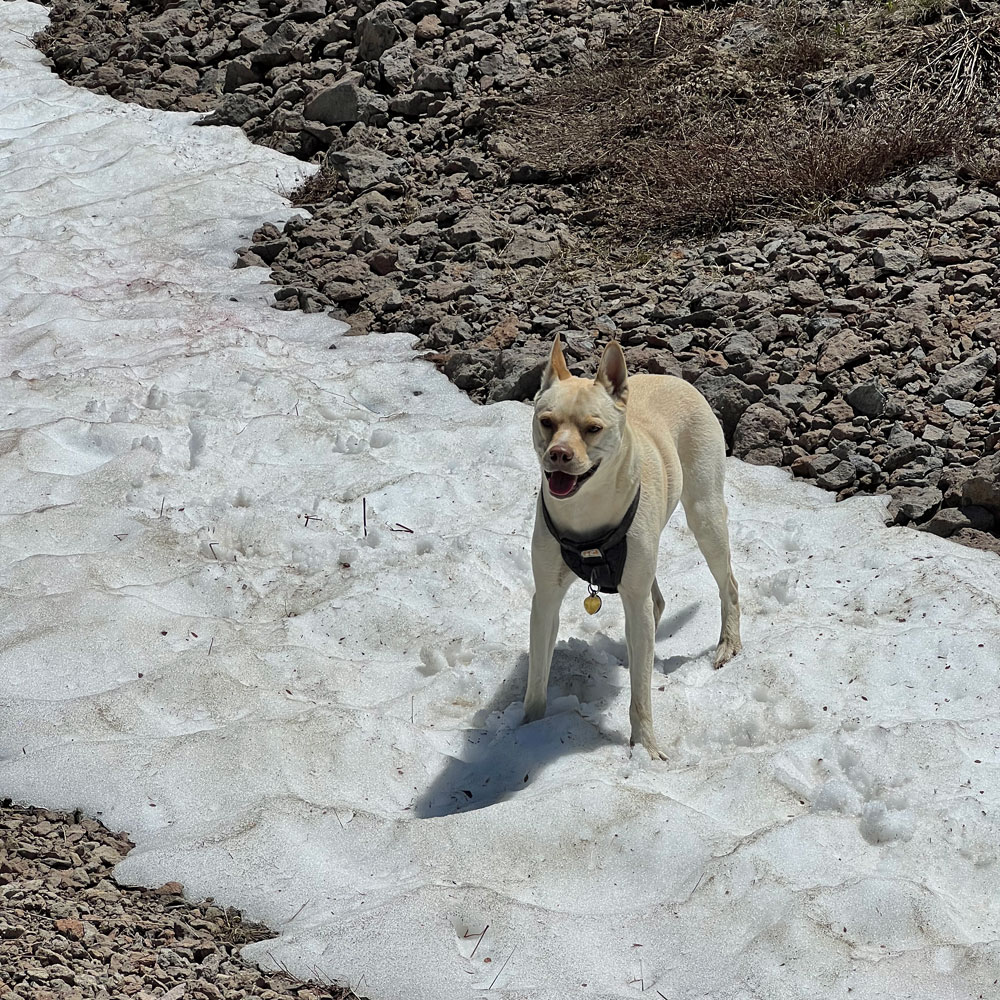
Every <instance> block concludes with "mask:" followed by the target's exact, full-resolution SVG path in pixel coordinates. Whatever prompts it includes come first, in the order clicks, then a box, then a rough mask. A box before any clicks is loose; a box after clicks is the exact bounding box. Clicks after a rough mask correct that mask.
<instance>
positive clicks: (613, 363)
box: [594, 340, 628, 403]
mask: <svg viewBox="0 0 1000 1000" xmlns="http://www.w3.org/2000/svg"><path fill="white" fill-rule="evenodd" d="M594 381H595V382H596V383H597V384H598V385H602V386H604V388H605V389H607V390H608V394H609V395H610V396H611V398H612V399H613V400H615V402H618V403H624V402H625V399H626V397H627V396H628V371H627V370H626V368H625V355H624V354H623V353H622V348H621V344H619V343H618V341H617V340H612V341H611V342H610V343H609V344H608V346H607V347H605V348H604V353H603V354H602V355H601V363H600V364H599V365H598V366H597V377H596V378H595V379H594Z"/></svg>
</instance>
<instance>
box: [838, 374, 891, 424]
mask: <svg viewBox="0 0 1000 1000" xmlns="http://www.w3.org/2000/svg"><path fill="white" fill-rule="evenodd" d="M846 399H847V402H848V403H850V405H851V409H853V410H854V412H855V413H861V414H864V415H865V416H867V417H878V416H881V414H882V411H883V410H884V409H885V393H884V392H883V391H882V390H881V389H880V388H879V386H878V384H877V383H875V382H863V383H862V384H861V385H857V386H855V387H854V388H853V389H852V390H851V391H850V392H849V393H848V394H847V396H846Z"/></svg>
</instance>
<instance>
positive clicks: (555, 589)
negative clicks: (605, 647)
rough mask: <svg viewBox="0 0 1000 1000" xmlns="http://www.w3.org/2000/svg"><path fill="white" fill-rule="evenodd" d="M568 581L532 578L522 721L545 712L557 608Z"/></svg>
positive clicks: (557, 620)
mask: <svg viewBox="0 0 1000 1000" xmlns="http://www.w3.org/2000/svg"><path fill="white" fill-rule="evenodd" d="M568 589H569V584H568V583H567V584H565V585H562V584H558V583H551V584H547V583H541V581H539V580H537V579H536V581H535V596H534V597H533V598H532V599H531V636H530V639H529V643H528V689H527V691H526V692H525V694H524V721H525V722H534V721H535V720H536V719H540V718H541V717H542V716H543V715H545V700H546V692H547V691H548V687H549V669H550V668H551V666H552V650H553V649H555V645H556V636H557V635H558V633H559V609H560V608H561V607H562V602H563V597H565V596H566V591H567V590H568Z"/></svg>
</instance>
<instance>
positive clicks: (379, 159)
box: [326, 144, 410, 192]
mask: <svg viewBox="0 0 1000 1000" xmlns="http://www.w3.org/2000/svg"><path fill="white" fill-rule="evenodd" d="M326 164H327V167H328V168H329V169H330V170H332V171H333V172H334V173H336V174H338V175H339V176H340V177H342V178H343V179H344V180H345V181H346V182H347V186H348V187H349V188H350V189H351V190H352V191H356V192H360V191H365V190H367V189H368V188H370V187H374V186H375V185H377V184H394V185H402V184H403V183H404V182H405V178H406V176H407V175H408V174H409V172H410V165H409V164H408V163H407V162H406V161H405V160H400V159H395V158H393V157H391V156H389V155H388V154H386V153H382V152H380V151H379V150H376V149H369V148H368V147H367V146H362V145H360V144H355V145H353V146H349V147H348V148H347V149H343V150H334V149H331V150H329V151H328V152H327V154H326Z"/></svg>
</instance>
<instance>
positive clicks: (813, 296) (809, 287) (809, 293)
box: [788, 278, 826, 306]
mask: <svg viewBox="0 0 1000 1000" xmlns="http://www.w3.org/2000/svg"><path fill="white" fill-rule="evenodd" d="M788 294H789V295H791V297H792V298H793V299H794V300H795V301H796V302H798V303H800V304H801V305H804V306H815V305H819V303H820V302H822V301H824V300H825V299H826V293H825V292H824V291H823V289H822V288H820V286H819V284H818V283H817V282H816V281H814V280H813V279H812V278H804V279H803V280H801V281H790V282H789V283H788Z"/></svg>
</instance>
